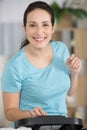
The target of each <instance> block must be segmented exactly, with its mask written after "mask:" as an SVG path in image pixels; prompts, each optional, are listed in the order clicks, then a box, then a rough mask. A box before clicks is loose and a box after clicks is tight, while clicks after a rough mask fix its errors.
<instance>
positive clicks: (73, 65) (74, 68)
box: [66, 54, 81, 74]
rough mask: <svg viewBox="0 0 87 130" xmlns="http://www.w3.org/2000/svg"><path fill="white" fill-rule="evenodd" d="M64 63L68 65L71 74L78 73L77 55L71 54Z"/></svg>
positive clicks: (79, 64) (79, 63)
mask: <svg viewBox="0 0 87 130" xmlns="http://www.w3.org/2000/svg"><path fill="white" fill-rule="evenodd" d="M66 64H67V66H68V67H69V69H70V71H71V74H78V73H79V71H80V68H81V61H80V59H79V58H78V57H77V56H75V54H72V55H71V56H70V58H68V59H67V62H66Z"/></svg>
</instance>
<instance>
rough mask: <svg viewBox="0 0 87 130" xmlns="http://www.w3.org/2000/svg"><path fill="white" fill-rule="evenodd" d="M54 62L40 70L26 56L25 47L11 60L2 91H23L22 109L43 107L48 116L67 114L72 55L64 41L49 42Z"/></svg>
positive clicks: (7, 67) (5, 73)
mask: <svg viewBox="0 0 87 130" xmlns="http://www.w3.org/2000/svg"><path fill="white" fill-rule="evenodd" d="M50 44H51V46H52V50H53V59H52V62H51V63H50V65H49V66H47V67H46V68H43V69H39V68H37V67H35V66H34V65H32V64H31V63H30V61H29V60H28V59H27V57H26V53H25V48H22V49H21V50H20V51H19V52H18V53H17V54H16V56H14V57H12V58H11V59H10V60H9V61H8V63H7V65H6V67H5V69H4V72H3V75H2V80H1V83H2V91H4V92H11V93H16V92H20V93H21V95H20V106H19V107H20V109H22V110H31V109H34V108H35V107H37V106H41V107H42V108H43V109H44V110H45V111H46V112H47V113H48V114H49V115H63V116H66V115H67V108H66V96H67V92H68V90H69V88H70V72H69V69H68V67H67V66H66V60H67V58H69V52H68V49H67V47H66V45H65V44H64V43H63V42H60V41H56V42H51V43H50Z"/></svg>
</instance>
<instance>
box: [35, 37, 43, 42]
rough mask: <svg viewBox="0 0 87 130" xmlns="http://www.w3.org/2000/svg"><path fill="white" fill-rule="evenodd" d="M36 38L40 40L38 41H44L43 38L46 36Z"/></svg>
mask: <svg viewBox="0 0 87 130" xmlns="http://www.w3.org/2000/svg"><path fill="white" fill-rule="evenodd" d="M35 40H38V41H42V40H44V37H40V38H39V37H37V38H35Z"/></svg>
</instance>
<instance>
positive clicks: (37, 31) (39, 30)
mask: <svg viewBox="0 0 87 130" xmlns="http://www.w3.org/2000/svg"><path fill="white" fill-rule="evenodd" d="M36 33H37V34H39V35H41V34H42V33H43V29H42V27H41V26H40V27H37V30H36Z"/></svg>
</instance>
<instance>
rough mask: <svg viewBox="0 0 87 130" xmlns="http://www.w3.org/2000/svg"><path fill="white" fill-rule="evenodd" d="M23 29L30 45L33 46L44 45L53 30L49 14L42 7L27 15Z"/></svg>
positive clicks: (41, 46)
mask: <svg viewBox="0 0 87 130" xmlns="http://www.w3.org/2000/svg"><path fill="white" fill-rule="evenodd" d="M24 29H25V33H26V36H27V39H28V40H29V42H30V45H32V46H33V47H35V48H43V47H45V46H46V45H47V44H48V43H49V41H50V40H51V38H52V33H53V32H54V27H53V26H52V23H51V16H50V14H49V13H48V12H47V11H45V10H42V9H35V10H33V11H31V12H30V13H29V14H28V15H27V23H26V27H24Z"/></svg>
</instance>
